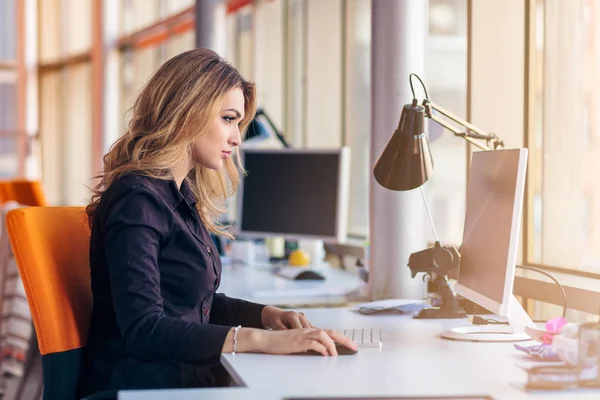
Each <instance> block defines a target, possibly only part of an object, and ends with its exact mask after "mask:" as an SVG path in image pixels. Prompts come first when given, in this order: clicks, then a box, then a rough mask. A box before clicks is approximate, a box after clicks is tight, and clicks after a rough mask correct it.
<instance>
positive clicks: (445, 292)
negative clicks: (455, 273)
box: [373, 74, 504, 318]
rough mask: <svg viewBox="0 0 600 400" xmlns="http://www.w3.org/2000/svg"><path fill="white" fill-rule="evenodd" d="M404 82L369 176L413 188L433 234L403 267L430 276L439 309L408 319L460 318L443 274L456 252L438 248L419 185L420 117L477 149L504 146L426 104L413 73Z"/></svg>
mask: <svg viewBox="0 0 600 400" xmlns="http://www.w3.org/2000/svg"><path fill="white" fill-rule="evenodd" d="M413 77H415V78H417V79H418V80H419V82H420V83H421V85H422V87H423V91H424V92H425V100H423V102H422V103H421V104H420V105H419V104H418V101H417V98H416V97H415V91H414V88H413V83H412V78H413ZM408 80H409V84H410V90H411V92H412V95H413V100H412V103H411V104H406V105H405V106H404V107H403V109H402V114H401V116H400V122H399V123H398V128H397V129H396V131H395V132H394V134H393V135H392V137H391V138H390V140H389V142H388V143H387V145H386V146H385V148H384V149H383V152H382V153H381V155H380V156H379V158H378V160H377V161H376V162H375V167H374V169H373V175H374V176H375V180H376V181H377V183H379V184H380V185H381V186H383V187H384V188H386V189H389V190H395V191H406V190H412V189H416V188H419V189H420V191H421V196H422V197H423V202H424V204H425V209H426V210H427V215H428V217H429V222H430V223H431V227H432V230H433V234H434V236H435V244H434V246H433V247H432V248H429V249H425V250H422V251H419V252H416V253H413V254H411V255H410V257H409V261H408V267H409V268H410V270H411V276H412V277H413V278H414V277H415V276H416V274H417V273H419V272H425V273H427V274H429V275H430V277H431V280H432V282H433V283H434V284H436V285H437V287H438V292H439V293H438V294H439V295H440V298H441V302H442V304H441V306H440V307H432V308H425V309H423V310H421V311H420V312H419V313H417V314H416V315H415V316H414V317H415V318H462V317H465V311H464V310H463V309H462V308H460V307H459V306H458V301H457V298H456V297H457V296H456V293H455V292H454V290H453V289H452V287H451V286H450V284H449V282H448V276H447V272H448V271H449V270H451V269H454V268H457V267H458V264H459V261H460V254H459V252H458V251H457V250H456V249H455V248H454V247H447V246H442V245H441V243H440V240H439V238H438V236H437V232H436V230H435V226H434V224H433V219H432V217H431V212H430V210H429V206H428V205H427V199H426V198H425V193H424V192H423V187H422V185H423V184H424V183H425V182H427V181H428V180H429V177H430V176H431V174H432V173H433V159H432V157H431V151H430V149H429V141H428V139H427V134H426V133H425V128H424V125H425V117H427V118H430V119H432V120H434V121H435V122H437V123H438V124H440V125H441V126H443V127H444V128H446V129H448V130H449V131H451V132H453V133H454V135H455V136H458V137H461V138H463V139H465V140H467V141H468V142H470V143H472V144H473V145H475V146H477V147H478V148H480V149H482V150H495V149H497V148H498V147H503V146H504V143H503V142H502V141H501V140H500V139H499V138H498V137H497V136H496V135H495V134H493V133H486V132H483V131H481V130H479V129H477V128H476V127H474V126H473V125H471V124H470V123H468V122H466V121H464V120H462V119H460V118H458V117H457V116H456V115H454V114H452V113H450V112H449V111H447V110H445V109H444V108H442V107H440V106H438V105H437V104H435V103H433V102H431V101H430V100H429V95H428V94H427V88H426V87H425V84H424V83H423V81H422V80H421V78H419V76H417V75H416V74H410V75H409V77H408ZM437 114H441V115H443V116H444V117H446V118H447V119H449V120H451V121H453V122H455V123H457V124H460V125H462V126H463V127H464V128H465V129H459V128H457V127H455V126H453V125H452V124H451V123H449V122H448V121H446V120H445V119H442V118H440V117H439V116H438V115H437ZM482 141H484V142H485V143H482Z"/></svg>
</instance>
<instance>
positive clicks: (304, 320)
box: [300, 313, 314, 328]
mask: <svg viewBox="0 0 600 400" xmlns="http://www.w3.org/2000/svg"><path fill="white" fill-rule="evenodd" d="M300 323H301V324H302V327H303V328H313V327H314V326H313V324H311V323H310V321H309V320H308V318H306V317H305V316H304V314H302V313H300Z"/></svg>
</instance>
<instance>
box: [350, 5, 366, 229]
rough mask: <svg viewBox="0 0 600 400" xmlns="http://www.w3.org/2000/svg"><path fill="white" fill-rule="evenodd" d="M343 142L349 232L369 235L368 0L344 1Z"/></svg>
mask: <svg viewBox="0 0 600 400" xmlns="http://www.w3.org/2000/svg"><path fill="white" fill-rule="evenodd" d="M347 7H348V8H347V10H348V14H347V20H346V25H347V28H346V43H347V45H346V46H347V47H346V60H345V61H346V65H345V70H346V80H345V86H346V96H345V104H344V107H345V110H344V114H345V118H346V123H345V132H344V136H345V142H346V144H347V145H348V146H350V148H351V149H352V155H351V160H352V162H351V164H350V202H349V215H348V233H349V234H350V235H353V236H360V237H365V238H366V237H367V236H368V235H369V175H370V174H371V168H370V167H369V148H370V142H371V140H370V135H369V132H371V112H370V111H371V56H370V55H371V0H351V1H350V2H348V3H347Z"/></svg>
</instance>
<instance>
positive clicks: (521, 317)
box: [441, 295, 535, 342]
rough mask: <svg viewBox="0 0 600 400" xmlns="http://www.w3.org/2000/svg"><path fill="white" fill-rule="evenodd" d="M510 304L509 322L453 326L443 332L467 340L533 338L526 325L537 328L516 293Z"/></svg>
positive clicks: (444, 335) (445, 336) (515, 340)
mask: <svg viewBox="0 0 600 400" xmlns="http://www.w3.org/2000/svg"><path fill="white" fill-rule="evenodd" d="M509 302H510V303H509V306H508V315H507V319H508V324H507V325H504V324H493V325H471V326H463V327H459V328H453V329H450V330H449V331H445V332H442V333H441V336H442V337H443V338H445V339H452V340H460V341H466V342H522V341H525V340H533V339H532V338H531V337H530V336H529V335H528V334H527V333H525V327H530V328H535V324H534V323H533V321H532V320H531V317H529V315H528V314H527V313H526V312H525V310H524V309H523V307H522V306H521V304H520V303H519V302H518V301H517V299H516V298H515V296H514V295H511V298H510V300H509Z"/></svg>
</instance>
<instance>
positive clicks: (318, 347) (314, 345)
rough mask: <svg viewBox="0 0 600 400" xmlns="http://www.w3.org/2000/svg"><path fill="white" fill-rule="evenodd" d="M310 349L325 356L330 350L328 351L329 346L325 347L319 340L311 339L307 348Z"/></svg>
mask: <svg viewBox="0 0 600 400" xmlns="http://www.w3.org/2000/svg"><path fill="white" fill-rule="evenodd" d="M306 350H307V351H308V350H314V351H316V352H318V353H321V354H322V355H324V356H327V355H329V353H328V351H327V347H325V346H324V345H323V344H322V343H321V342H319V341H318V340H309V342H308V348H307V349H306Z"/></svg>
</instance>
